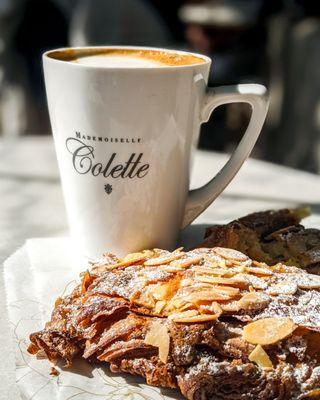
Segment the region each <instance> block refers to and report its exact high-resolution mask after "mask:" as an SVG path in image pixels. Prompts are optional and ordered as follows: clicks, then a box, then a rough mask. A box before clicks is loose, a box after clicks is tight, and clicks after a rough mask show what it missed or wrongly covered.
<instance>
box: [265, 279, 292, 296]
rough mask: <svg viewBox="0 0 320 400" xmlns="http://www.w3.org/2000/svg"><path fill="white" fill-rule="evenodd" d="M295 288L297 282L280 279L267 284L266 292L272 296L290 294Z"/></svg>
mask: <svg viewBox="0 0 320 400" xmlns="http://www.w3.org/2000/svg"><path fill="white" fill-rule="evenodd" d="M297 290H298V285H297V283H295V282H291V281H282V282H280V283H277V284H275V285H272V286H269V287H268V289H267V293H268V294H271V295H272V296H278V295H281V294H285V295H292V294H295V293H296V291H297Z"/></svg>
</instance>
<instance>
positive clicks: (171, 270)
mask: <svg viewBox="0 0 320 400" xmlns="http://www.w3.org/2000/svg"><path fill="white" fill-rule="evenodd" d="M159 268H160V269H161V270H162V271H164V272H169V273H171V274H176V273H178V272H181V271H183V268H180V267H173V266H171V265H170V264H168V265H167V264H166V265H160V266H159Z"/></svg>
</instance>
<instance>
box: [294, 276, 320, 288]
mask: <svg viewBox="0 0 320 400" xmlns="http://www.w3.org/2000/svg"><path fill="white" fill-rule="evenodd" d="M298 278H299V279H298V280H297V283H298V286H299V288H300V289H320V276H318V275H312V274H299V277H298Z"/></svg>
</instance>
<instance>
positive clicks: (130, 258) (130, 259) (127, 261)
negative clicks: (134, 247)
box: [106, 250, 154, 270]
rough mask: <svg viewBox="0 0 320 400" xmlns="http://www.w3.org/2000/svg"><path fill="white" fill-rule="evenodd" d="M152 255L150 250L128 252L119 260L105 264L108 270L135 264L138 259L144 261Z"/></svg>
mask: <svg viewBox="0 0 320 400" xmlns="http://www.w3.org/2000/svg"><path fill="white" fill-rule="evenodd" d="M153 255H154V252H153V251H152V250H144V251H142V252H139V253H129V254H127V255H126V256H125V257H123V258H122V259H120V261H119V262H117V263H116V264H111V265H108V266H106V268H107V269H108V270H113V269H116V268H121V267H129V266H130V265H133V264H136V263H138V262H140V261H145V260H147V259H148V258H150V257H152V256H153Z"/></svg>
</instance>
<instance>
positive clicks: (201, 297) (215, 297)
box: [186, 289, 233, 304]
mask: <svg viewBox="0 0 320 400" xmlns="http://www.w3.org/2000/svg"><path fill="white" fill-rule="evenodd" d="M232 298H233V296H232V295H231V294H230V293H228V294H227V293H226V292H223V291H218V289H211V290H203V291H200V292H194V293H191V294H190V295H189V296H187V297H186V301H190V302H191V303H195V304H198V303H199V302H202V301H224V300H230V299H232Z"/></svg>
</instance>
